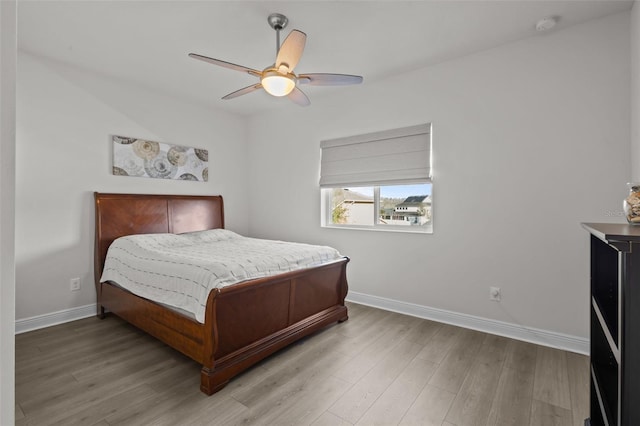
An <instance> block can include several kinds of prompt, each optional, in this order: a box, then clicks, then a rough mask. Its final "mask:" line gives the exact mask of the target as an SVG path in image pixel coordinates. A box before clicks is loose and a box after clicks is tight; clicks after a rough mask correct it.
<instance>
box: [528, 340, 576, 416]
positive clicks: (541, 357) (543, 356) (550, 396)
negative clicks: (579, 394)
mask: <svg viewBox="0 0 640 426" xmlns="http://www.w3.org/2000/svg"><path fill="white" fill-rule="evenodd" d="M570 395H571V392H570V389H569V376H568V372H567V355H566V352H564V351H561V350H559V349H553V348H547V347H544V346H539V347H538V353H537V358H536V371H535V378H534V382H533V398H534V399H537V400H538V401H542V402H546V403H548V404H551V405H555V406H558V407H561V408H565V409H568V410H571V396H570Z"/></svg>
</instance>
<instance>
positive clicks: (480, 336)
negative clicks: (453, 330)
mask: <svg viewBox="0 0 640 426" xmlns="http://www.w3.org/2000/svg"><path fill="white" fill-rule="evenodd" d="M485 336H486V335H485V334H484V333H480V332H478V331H475V330H464V329H463V330H460V332H459V333H457V334H456V337H455V342H454V343H453V346H452V347H451V349H450V350H449V352H448V353H447V355H446V356H445V358H444V360H443V361H442V362H441V363H440V365H439V367H438V369H437V370H436V372H435V373H434V374H433V376H431V379H430V380H429V384H430V385H432V386H436V387H439V388H441V389H444V390H448V391H449V392H452V393H458V391H459V390H460V387H461V386H462V383H463V382H464V379H465V377H467V372H468V371H469V369H470V368H471V366H472V365H473V362H474V358H475V355H476V354H477V351H478V350H479V349H480V346H481V345H482V342H483V340H484V338H485Z"/></svg>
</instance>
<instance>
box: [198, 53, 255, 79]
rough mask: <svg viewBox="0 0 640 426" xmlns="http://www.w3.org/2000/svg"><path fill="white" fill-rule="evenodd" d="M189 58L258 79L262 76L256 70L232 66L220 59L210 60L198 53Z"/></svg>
mask: <svg viewBox="0 0 640 426" xmlns="http://www.w3.org/2000/svg"><path fill="white" fill-rule="evenodd" d="M189 57H190V58H193V59H198V60H200V61H204V62H209V63H210V64H213V65H218V66H221V67H225V68H229V69H231V70H234V71H240V72H246V73H249V74H251V75H255V76H258V77H260V76H261V75H262V73H261V72H260V71H258V70H254V69H253V68H247V67H243V66H242V65H236V64H232V63H231V62H226V61H221V60H220V59H214V58H209V57H208V56H202V55H198V54H197V53H189Z"/></svg>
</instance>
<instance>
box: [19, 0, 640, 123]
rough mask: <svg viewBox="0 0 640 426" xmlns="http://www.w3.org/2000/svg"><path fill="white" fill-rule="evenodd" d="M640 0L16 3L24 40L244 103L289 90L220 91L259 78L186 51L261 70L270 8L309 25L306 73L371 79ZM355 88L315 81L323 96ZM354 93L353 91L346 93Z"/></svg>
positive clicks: (161, 84) (269, 104) (60, 54)
mask: <svg viewBox="0 0 640 426" xmlns="http://www.w3.org/2000/svg"><path fill="white" fill-rule="evenodd" d="M632 3H633V1H632V0H631V1H622V0H604V1H597V0H570V1H540V0H535V1H524V0H510V1H508V0H502V1H483V0H474V1H453V0H449V1H411V2H405V1H374V2H369V1H340V2H335V1H334V2H329V1H295V2H293V1H290V2H281V1H280V2H273V1H254V2H248V1H193V2H191V1H189V2H187V1H157V0H147V1H136V2H134V1H90V0H84V1H64V2H63V1H51V0H48V1H41V2H40V1H30V0H20V1H19V4H18V44H19V48H20V49H22V50H24V51H26V52H29V53H32V54H35V55H39V56H44V57H47V58H51V59H55V60H58V61H62V62H65V63H68V64H71V65H73V66H77V67H81V68H84V69H89V70H91V71H94V72H99V73H101V74H105V75H108V76H110V77H115V78H119V79H124V80H127V81H129V82H133V83H136V84H139V85H142V86H145V87H147V88H150V89H153V90H159V91H162V92H164V93H166V94H169V95H172V96H178V97H181V98H186V99H190V100H192V101H196V102H199V103H204V104H206V105H209V106H211V107H215V108H221V109H224V110H227V111H229V112H232V113H236V114H243V115H249V114H253V113H256V112H259V111H261V110H262V109H264V108H278V106H279V105H282V103H286V102H289V100H287V99H277V98H272V97H270V96H269V95H267V94H266V93H264V92H262V91H259V92H254V93H251V94H248V95H245V96H242V97H240V98H236V99H233V100H228V101H223V100H221V99H220V98H221V97H222V96H224V95H226V94H227V93H230V92H232V91H235V90H237V89H239V88H241V87H244V86H248V85H250V84H253V83H254V82H256V81H257V80H256V79H255V77H251V76H249V75H247V74H243V73H240V72H236V71H232V70H229V69H225V68H220V67H216V66H214V65H211V64H207V63H204V62H200V61H196V60H194V59H190V58H188V57H187V54H188V53H190V52H194V53H199V54H201V55H205V56H210V57H214V58H218V59H222V60H225V61H229V62H233V63H236V64H240V65H244V66H247V67H251V68H256V69H262V68H265V67H266V66H268V65H269V64H272V63H273V61H274V58H275V48H276V47H275V32H274V31H273V30H272V29H271V28H270V27H269V25H268V23H267V16H268V15H269V14H270V13H272V12H279V13H283V14H285V15H287V16H288V17H289V26H288V27H287V29H285V31H284V34H283V37H282V38H283V39H284V36H286V34H288V32H289V30H291V29H293V28H297V29H300V30H301V31H304V32H305V33H306V34H307V44H306V48H305V52H304V55H303V57H302V59H301V61H300V63H299V65H298V67H297V68H296V72H297V73H305V72H334V73H344V74H358V75H362V76H364V83H363V84H368V83H371V82H374V81H376V80H380V79H384V78H386V77H389V76H391V75H395V74H398V73H402V72H406V71H409V70H412V69H417V68H420V67H424V66H426V65H430V64H435V63H438V62H442V61H444V60H448V59H452V58H455V57H459V56H462V55H466V54H469V53H473V52H477V51H481V50H484V49H489V48H492V47H495V46H499V45H501V44H504V43H509V42H512V41H515V40H519V39H522V38H526V37H532V36H536V37H544V36H545V34H544V33H537V32H536V30H535V23H536V22H537V21H538V20H539V19H540V18H542V17H545V16H557V17H559V24H558V26H557V27H556V28H555V29H554V30H553V31H558V30H562V28H565V27H568V26H571V25H575V24H577V23H581V22H584V21H587V20H590V19H594V18H598V17H602V16H605V15H609V14H614V13H618V12H622V11H625V10H629V9H630V8H631V6H632ZM336 90H343V91H348V90H349V88H348V87H341V88H330V87H309V86H305V87H304V91H305V92H306V93H307V94H308V95H309V98H310V99H311V104H312V105H311V107H310V108H313V100H314V98H317V97H319V96H322V95H323V93H329V92H334V91H336ZM347 95H348V93H347Z"/></svg>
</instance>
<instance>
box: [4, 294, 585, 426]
mask: <svg viewBox="0 0 640 426" xmlns="http://www.w3.org/2000/svg"><path fill="white" fill-rule="evenodd" d="M349 316H350V319H349V321H347V322H345V323H342V324H336V325H334V326H330V327H329V328H327V329H325V330H323V331H321V332H319V333H316V334H315V335H313V336H311V337H309V338H306V339H304V340H302V341H301V342H299V343H297V344H294V345H293V346H290V347H289V348H286V349H284V350H283V351H281V352H279V353H277V354H275V355H274V356H272V357H270V358H268V359H266V360H264V361H263V362H261V363H260V364H258V365H256V366H255V367H254V368H252V369H250V370H249V371H247V372H245V373H244V374H242V375H241V376H238V377H236V378H235V379H234V380H232V381H231V382H230V384H229V385H228V386H227V387H226V388H224V389H223V390H222V391H220V392H219V393H217V394H215V395H213V396H211V397H207V396H205V395H204V394H202V393H200V391H199V380H200V378H199V373H200V366H199V365H197V364H196V363H195V362H193V361H191V360H190V359H188V358H186V357H184V356H182V355H181V354H179V353H177V352H175V351H174V350H172V349H170V348H168V347H166V346H165V345H163V344H162V343H160V342H158V341H157V340H155V339H153V338H151V337H149V336H147V335H145V334H143V333H142V332H140V331H138V330H136V329H135V328H133V327H131V326H129V325H128V324H126V323H124V322H123V321H121V320H120V319H118V318H116V317H113V316H110V317H108V318H107V319H105V320H102V321H101V320H98V319H96V318H88V319H85V320H81V321H75V322H72V323H67V324H63V325H60V326H56V327H51V328H48V329H43V330H38V331H33V332H30V333H25V334H20V335H18V336H16V402H17V404H16V419H17V420H16V423H17V425H38V426H40V425H52V424H59V425H65V426H66V425H76V424H77V425H101V426H106V425H171V426H175V425H205V424H211V425H226V424H231V425H234V424H242V425H250V424H269V425H270V424H273V425H305V424H313V425H356V424H357V425H374V424H380V425H396V424H401V425H435V426H466V425H482V426H485V425H486V426H498V425H500V426H503V425H504V426H554V425H574V426H583V421H584V419H585V418H586V417H588V411H589V406H588V402H589V392H588V378H589V376H588V374H589V367H588V358H587V357H585V356H582V355H576V354H573V353H569V352H564V351H560V350H556V349H550V348H546V347H542V346H536V345H532V344H529V343H523V342H519V341H516V340H511V339H507V338H503V337H498V336H493V335H489V334H485V333H481V332H477V331H472V330H467V329H463V328H458V327H453V326H450V325H445V324H439V323H435V322H431V321H427V320H421V319H418V318H413V317H409V316H404V315H400V314H395V313H391V312H386V311H381V310H378V309H373V308H368V307H365V306H361V305H355V304H350V305H349Z"/></svg>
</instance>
